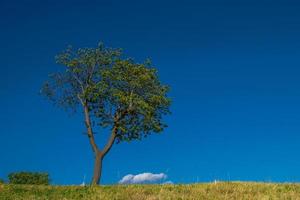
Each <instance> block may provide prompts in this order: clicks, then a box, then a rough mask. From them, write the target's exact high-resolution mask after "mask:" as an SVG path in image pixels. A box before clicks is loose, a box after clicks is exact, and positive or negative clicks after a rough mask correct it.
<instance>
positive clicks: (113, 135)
mask: <svg viewBox="0 0 300 200" xmlns="http://www.w3.org/2000/svg"><path fill="white" fill-rule="evenodd" d="M126 114H127V110H125V111H123V112H121V113H120V114H119V112H117V113H116V115H115V117H114V126H113V129H112V132H111V135H110V138H109V140H108V142H107V144H106V145H105V147H104V148H103V150H102V151H101V152H102V156H103V157H104V156H105V155H106V154H107V153H108V152H109V150H110V149H111V147H112V146H113V144H114V142H115V139H116V136H117V132H118V122H119V120H120V119H122V118H123V117H125V115H126Z"/></svg>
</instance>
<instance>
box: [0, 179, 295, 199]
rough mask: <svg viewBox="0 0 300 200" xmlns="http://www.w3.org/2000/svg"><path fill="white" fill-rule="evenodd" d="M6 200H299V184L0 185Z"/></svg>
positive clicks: (0, 195) (0, 197)
mask: <svg viewBox="0 0 300 200" xmlns="http://www.w3.org/2000/svg"><path fill="white" fill-rule="evenodd" d="M0 199H1V200H2V199H5V200H21V199H22V200H52V199H53V200H54V199H55V200H60V199H63V200H71V199H72V200H77V199H78V200H79V199H83V200H84V199H91V200H98V199H99V200H102V199H103V200H106V199H107V200H114V199H115V200H123V199H124V200H127V199H128V200H129V199H130V200H144V199H145V200H160V199H201V200H202V199H212V200H229V199H238V200H240V199H248V200H260V199H261V200H265V199H266V200H267V199H268V200H271V199H272V200H274V199H280V200H284V199H291V200H298V199H299V200H300V184H274V183H255V182H253V183H250V182H249V183H248V182H220V183H216V184H215V183H203V184H186V185H177V184H176V185H128V186H124V185H110V186H97V187H80V186H25V185H0Z"/></svg>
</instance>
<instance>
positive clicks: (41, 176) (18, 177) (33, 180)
mask: <svg viewBox="0 0 300 200" xmlns="http://www.w3.org/2000/svg"><path fill="white" fill-rule="evenodd" d="M8 179H9V183H11V184H30V185H49V182H50V180H49V175H48V173H38V172H16V173H11V174H9V175H8Z"/></svg>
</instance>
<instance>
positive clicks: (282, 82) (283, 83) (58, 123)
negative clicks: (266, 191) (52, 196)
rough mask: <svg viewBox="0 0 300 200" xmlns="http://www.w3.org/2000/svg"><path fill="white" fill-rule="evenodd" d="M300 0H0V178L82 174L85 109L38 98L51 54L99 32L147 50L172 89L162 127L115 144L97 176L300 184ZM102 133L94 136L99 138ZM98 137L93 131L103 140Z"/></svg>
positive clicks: (109, 41) (57, 180) (88, 159)
mask: <svg viewBox="0 0 300 200" xmlns="http://www.w3.org/2000/svg"><path fill="white" fill-rule="evenodd" d="M299 10H300V3H297V1H296V0H295V1H290V0H282V1H271V0H269V1H266V0H259V1H255V0H254V1H253V0H251V1H250V0H246V1H238V0H236V1H232V0H206V1H189V0H187V1H181V3H180V2H179V1H178V2H176V1H158V0H153V1H126V2H125V1H121V0H120V1H114V0H105V1H96V0H94V1H69V2H68V1H63V0H61V1H50V0H49V1H29V0H28V1H13V0H10V1H8V0H2V1H1V2H0V27H1V31H0V43H1V48H0V58H1V63H0V95H1V98H0V110H1V114H0V177H1V178H5V177H6V175H7V174H8V173H9V172H12V171H19V170H29V171H47V172H49V173H50V175H51V177H52V182H53V183H54V184H79V183H81V182H82V178H83V176H84V174H86V176H87V179H86V180H87V181H88V180H90V177H91V172H92V168H93V156H92V152H91V148H90V146H89V143H88V139H87V138H86V135H83V134H82V133H83V132H84V130H85V129H84V126H83V123H82V122H83V117H82V116H81V115H80V113H78V114H77V115H71V114H69V113H65V112H64V111H62V110H60V109H58V108H56V107H54V106H52V105H51V104H50V103H49V102H47V101H46V100H45V99H44V98H43V97H41V96H39V95H38V92H39V89H40V86H41V85H42V82H43V81H44V80H45V79H47V74H49V73H51V72H55V71H57V70H59V69H60V67H61V66H58V65H56V64H55V61H54V56H55V55H56V54H57V53H58V52H60V51H61V50H63V49H64V48H65V47H66V46H67V45H69V44H71V45H73V46H75V47H92V46H95V45H96V44H97V43H98V42H99V41H103V42H104V43H105V44H106V45H107V46H111V47H121V48H123V49H124V51H125V54H126V55H128V56H130V57H133V58H135V59H136V60H137V61H142V60H144V59H146V58H148V57H150V58H151V59H152V60H153V63H154V65H155V66H156V67H157V68H158V70H159V75H160V77H161V80H162V81H163V82H164V83H166V84H169V85H170V86H171V87H172V90H171V93H170V97H171V98H172V100H173V104H172V107H171V111H172V115H171V116H169V117H167V118H166V120H167V121H168V124H169V128H168V129H166V131H165V132H164V133H163V134H161V135H153V136H152V137H149V138H147V139H145V140H143V141H142V142H132V143H130V144H128V143H124V144H118V145H115V146H114V147H113V149H112V151H111V152H110V153H109V155H108V156H107V157H106V158H105V161H104V169H103V177H102V178H103V179H102V181H103V183H105V184H110V183H116V182H117V181H118V180H120V179H121V177H122V176H124V175H126V174H129V173H132V174H137V173H141V172H152V173H160V172H163V173H166V174H167V175H168V176H169V180H172V181H173V182H175V183H190V182H195V181H197V180H198V181H212V180H214V179H221V180H244V181H246V180H247V181H251V180H255V181H280V182H284V181H291V182H294V181H298V182H299V181H300V170H299V169H300V157H299V155H300V134H299V133H300V78H299V77H300V12H299ZM98 139H99V138H98ZM100 139H101V138H100Z"/></svg>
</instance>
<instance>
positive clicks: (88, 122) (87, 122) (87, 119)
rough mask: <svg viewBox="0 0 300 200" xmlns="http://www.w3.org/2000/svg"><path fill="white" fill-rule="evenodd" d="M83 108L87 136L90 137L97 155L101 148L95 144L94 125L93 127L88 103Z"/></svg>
mask: <svg viewBox="0 0 300 200" xmlns="http://www.w3.org/2000/svg"><path fill="white" fill-rule="evenodd" d="M83 107H84V117H85V125H86V128H87V135H88V137H89V140H90V144H91V146H92V150H93V152H94V153H95V154H97V153H98V152H99V148H98V146H97V144H96V142H95V138H94V134H93V130H92V125H91V119H90V113H89V109H88V107H87V103H85V104H84V106H83Z"/></svg>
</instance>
